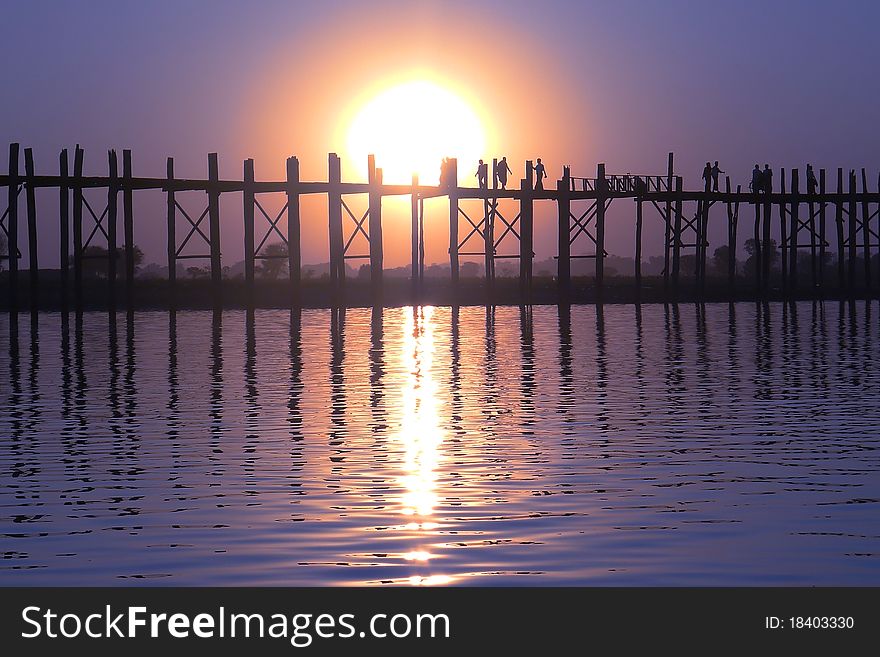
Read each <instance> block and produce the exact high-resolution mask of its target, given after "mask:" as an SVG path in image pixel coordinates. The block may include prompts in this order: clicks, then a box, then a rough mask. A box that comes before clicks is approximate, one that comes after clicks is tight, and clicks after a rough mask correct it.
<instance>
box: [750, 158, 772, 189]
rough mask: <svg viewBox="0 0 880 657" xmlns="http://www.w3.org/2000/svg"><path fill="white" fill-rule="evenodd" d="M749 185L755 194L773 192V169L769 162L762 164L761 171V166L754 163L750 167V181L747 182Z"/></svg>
mask: <svg viewBox="0 0 880 657" xmlns="http://www.w3.org/2000/svg"><path fill="white" fill-rule="evenodd" d="M749 187H750V188H751V190H752V192H753V193H755V194H760V193H764V194H771V193H772V192H773V171H772V170H771V169H770V165H769V164H765V165H764V170H763V171H762V170H761V167H759V166H758V165H757V164H756V165H755V168H754V169H752V182H750V183H749Z"/></svg>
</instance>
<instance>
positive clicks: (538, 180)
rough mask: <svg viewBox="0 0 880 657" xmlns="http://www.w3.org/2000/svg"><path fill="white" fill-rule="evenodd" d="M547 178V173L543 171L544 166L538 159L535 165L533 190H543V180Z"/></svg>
mask: <svg viewBox="0 0 880 657" xmlns="http://www.w3.org/2000/svg"><path fill="white" fill-rule="evenodd" d="M546 177H547V171H546V170H545V169H544V165H543V164H542V163H541V158H540V157H539V158H538V163H537V164H535V189H540V190H543V189H544V178H546Z"/></svg>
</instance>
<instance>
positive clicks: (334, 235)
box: [327, 153, 345, 293]
mask: <svg viewBox="0 0 880 657" xmlns="http://www.w3.org/2000/svg"><path fill="white" fill-rule="evenodd" d="M327 166H328V175H329V177H328V186H327V218H328V221H329V235H330V283H331V286H332V287H333V292H334V293H338V292H339V291H340V289H341V288H342V285H343V284H344V283H345V253H344V251H345V249H344V246H343V243H342V187H341V182H342V166H341V164H340V162H339V156H338V155H337V154H336V153H330V155H329V156H328V158H327Z"/></svg>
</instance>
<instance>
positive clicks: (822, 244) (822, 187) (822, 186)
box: [810, 169, 827, 288]
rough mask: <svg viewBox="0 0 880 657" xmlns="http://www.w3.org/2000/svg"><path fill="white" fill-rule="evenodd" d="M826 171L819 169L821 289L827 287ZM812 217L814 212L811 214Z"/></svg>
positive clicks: (819, 274) (819, 279)
mask: <svg viewBox="0 0 880 657" xmlns="http://www.w3.org/2000/svg"><path fill="white" fill-rule="evenodd" d="M825 206H826V203H825V169H819V271H818V283H819V287H822V288H824V287H825V258H826V255H825V249H826V248H827V247H826V243H827V240H826V234H825V232H826V226H825ZM810 214H811V215H812V212H811V213H810Z"/></svg>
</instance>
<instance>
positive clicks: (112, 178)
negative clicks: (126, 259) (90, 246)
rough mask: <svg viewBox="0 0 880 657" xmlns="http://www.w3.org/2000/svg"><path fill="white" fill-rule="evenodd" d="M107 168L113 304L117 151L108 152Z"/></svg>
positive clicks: (109, 282)
mask: <svg viewBox="0 0 880 657" xmlns="http://www.w3.org/2000/svg"><path fill="white" fill-rule="evenodd" d="M107 168H108V171H109V174H110V175H109V178H108V180H107V286H108V288H109V291H110V301H111V304H113V303H114V302H115V296H116V257H117V255H118V254H117V252H116V242H117V239H116V227H117V226H116V223H117V217H118V213H119V209H118V206H117V192H118V191H119V162H118V160H117V159H116V151H115V150H110V151H108V152H107Z"/></svg>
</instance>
